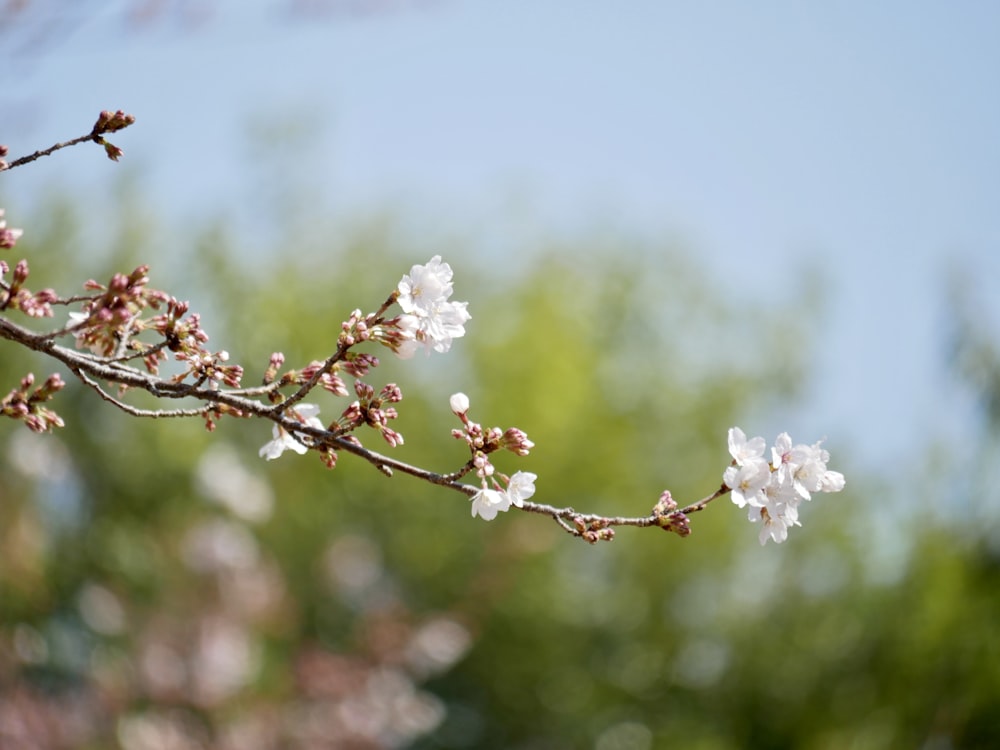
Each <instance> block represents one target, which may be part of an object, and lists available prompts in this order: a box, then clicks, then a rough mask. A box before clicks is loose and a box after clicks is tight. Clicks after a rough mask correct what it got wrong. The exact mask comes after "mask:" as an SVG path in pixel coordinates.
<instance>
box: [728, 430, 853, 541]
mask: <svg viewBox="0 0 1000 750" xmlns="http://www.w3.org/2000/svg"><path fill="white" fill-rule="evenodd" d="M821 443H822V441H820V442H818V443H814V444H812V445H804V444H798V445H793V444H792V439H791V437H789V435H788V433H787V432H783V433H781V434H780V435H778V438H777V440H775V442H774V446H773V447H772V448H771V451H770V455H771V459H770V461H768V459H767V458H765V457H764V451H765V447H766V443H765V441H764V438H762V437H755V438H752V439H747V436H746V434H745V433H744V432H743V430H741V429H740V428H739V427H733V428H731V429H730V430H729V453H730V455H731V456H732V457H733V463H732V465H731V466H730V467H729V468H727V469H726V471H725V472H724V473H723V475H722V481H723V482H724V483H725V486H726V487H729V488H730V489H731V490H732V500H733V503H734V504H735V505H736V506H737V507H739V508H747V509H748V514H749V519H750V521H752V522H754V523H757V522H760V523H761V530H760V535H759V538H760V543H761V544H766V543H767V541H768V539H772V540H774V541H775V542H778V543H780V542H783V541H785V539H787V538H788V529H789V528H790V527H792V526H801V524H800V523H799V513H798V507H799V504H800V503H801V502H802V501H803V500H811V499H812V493H814V492H840V491H841V490H842V489H844V484H845V480H844V475H843V474H841V473H840V472H839V471H830V470H829V469H827V467H826V463H827V461H829V460H830V454H829V453H828V452H827V451H826V450H824V449H823V448H821V447H820V446H821Z"/></svg>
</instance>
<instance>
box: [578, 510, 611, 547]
mask: <svg viewBox="0 0 1000 750" xmlns="http://www.w3.org/2000/svg"><path fill="white" fill-rule="evenodd" d="M573 527H574V528H575V529H576V531H577V533H578V534H579V536H580V537H581V538H582V539H583V540H584V541H585V542H587V543H588V544H597V543H598V542H610V541H612V540H613V539H614V538H615V530H614V529H613V528H611V521H610V520H609V519H607V518H598V519H596V520H594V521H587V520H585V519H584V518H583V516H575V517H574V518H573Z"/></svg>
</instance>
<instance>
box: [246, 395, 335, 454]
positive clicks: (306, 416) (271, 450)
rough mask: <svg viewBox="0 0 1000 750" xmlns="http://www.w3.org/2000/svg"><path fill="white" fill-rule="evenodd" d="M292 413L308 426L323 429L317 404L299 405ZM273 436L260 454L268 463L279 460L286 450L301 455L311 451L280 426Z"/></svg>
mask: <svg viewBox="0 0 1000 750" xmlns="http://www.w3.org/2000/svg"><path fill="white" fill-rule="evenodd" d="M292 411H294V412H295V413H296V414H297V415H298V416H299V418H300V420H301V421H302V423H303V424H305V425H306V426H308V427H315V428H316V429H319V430H322V429H323V423H322V422H320V421H319V419H318V415H319V407H318V406H316V405H315V404H297V405H296V406H293V407H292ZM271 434H272V435H273V437H274V439H273V440H271V442H269V443H266V444H265V445H264V446H263V447H261V449H260V451H259V453H258V455H260V457H261V458H266V459H267V460H268V461H270V460H272V459H275V458H278V456H280V455H281V454H282V453H284V452H285V451H286V450H293V451H295V452H296V453H298V454H299V455H302V454H304V453H305V452H306V451H308V450H309V449H308V448H307V447H306V446H305V445H304V444H303V443H302V442H301V441H300V440H299V439H298V438H296V437H294V436H293V435H292V434H291V433H289V432H288V431H287V430H286V429H285V428H284V427H281V426H280V425H277V424H276V425H274V428H273V429H272V430H271Z"/></svg>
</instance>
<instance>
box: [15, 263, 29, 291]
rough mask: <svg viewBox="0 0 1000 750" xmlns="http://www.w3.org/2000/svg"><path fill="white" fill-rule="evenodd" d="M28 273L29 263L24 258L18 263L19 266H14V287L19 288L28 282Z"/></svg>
mask: <svg viewBox="0 0 1000 750" xmlns="http://www.w3.org/2000/svg"><path fill="white" fill-rule="evenodd" d="M28 273H29V271H28V261H27V260H25V259H23V258H22V259H21V260H19V261H18V262H17V265H16V266H14V286H15V287H19V286H21V284H23V283H24V282H25V281H27V280H28Z"/></svg>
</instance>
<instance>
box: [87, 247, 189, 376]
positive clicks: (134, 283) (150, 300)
mask: <svg viewBox="0 0 1000 750" xmlns="http://www.w3.org/2000/svg"><path fill="white" fill-rule="evenodd" d="M148 273H149V266H146V265H142V266H139V267H137V268H136V269H135V270H134V271H132V273H130V274H128V275H127V276H126V275H125V274H122V273H116V274H115V275H114V276H112V277H111V280H110V281H109V282H108V285H107V286H104V285H103V284H99V283H98V282H96V281H94V280H90V281H88V282H87V283H86V284H85V285H84V286H85V288H87V289H89V290H91V291H98V292H101V294H98V295H95V296H94V297H92V298H91V299H90V300H88V301H87V302H86V303H85V304H84V307H83V311H82V312H71V313H70V315H69V317H70V321H71V322H72V323H73V324H74V325H73V326H72V328H71V329H70V330H71V331H72V332H73V333H74V335H75V336H76V345H77V346H78V347H79V348H81V349H82V348H87V349H90V351H92V352H93V353H94V354H97V355H98V356H102V357H111V356H113V355H114V354H115V353H116V352H117V350H118V348H119V346H120V345H122V344H123V343H124V342H126V341H128V339H129V337H130V336H131V334H132V333H134V332H136V331H139V330H142V324H141V323H140V322H139V315H140V314H141V312H142V311H143V310H145V309H146V308H147V307H152V308H153V309H158V308H159V307H160V306H161V305H162V304H164V303H172V307H170V312H169V313H168V317H173V318H174V319H175V321H174V323H173V324H171V325H170V326H168V325H167V323H166V322H165V321H166V318H163V319H162V320H161V319H160V317H161V316H158V317H157V318H154V319H153V320H152V321H150V322H149V324H148V327H152V328H153V329H154V330H158V331H159V332H160V333H161V334H163V335H164V337H165V339H166V344H167V346H168V347H170V348H172V349H173V350H174V351H177V345H178V344H179V343H180V338H179V336H178V335H176V334H173V335H172V336H171V335H167V329H168V328H170V327H171V326H172V325H175V324H176V318H177V317H180V316H181V315H183V314H184V313H185V312H187V308H186V306H184V305H182V304H181V303H178V302H176V300H172V298H170V297H169V296H168V295H167V294H166V293H164V292H161V291H158V290H155V289H148V288H147V286H146V285H147V284H148V283H149V277H148V276H147V274H148ZM193 327H194V328H197V324H196V323H195V324H194V325H193ZM206 338H207V337H206ZM149 365H153V366H154V369H153V370H151V372H154V373H155V372H156V370H155V359H154V360H153V361H152V362H149V363H147V366H149Z"/></svg>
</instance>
